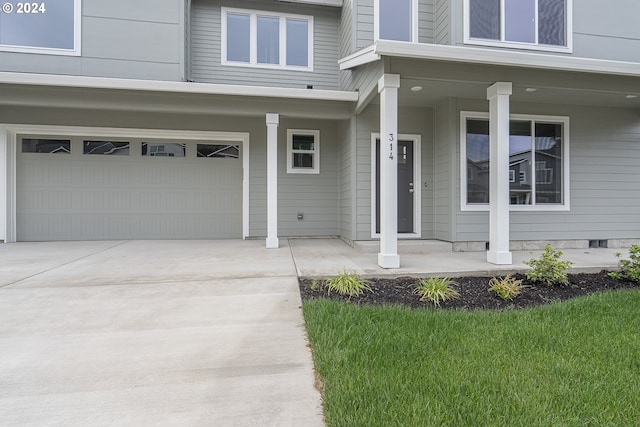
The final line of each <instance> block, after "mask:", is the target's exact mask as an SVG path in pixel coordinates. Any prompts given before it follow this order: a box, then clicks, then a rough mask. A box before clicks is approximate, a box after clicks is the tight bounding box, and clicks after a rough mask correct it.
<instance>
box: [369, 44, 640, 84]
mask: <svg viewBox="0 0 640 427" xmlns="http://www.w3.org/2000/svg"><path fill="white" fill-rule="evenodd" d="M373 47H374V49H373V54H376V55H379V56H395V57H402V58H415V59H432V60H440V61H456V62H467V63H476V64H490V65H507V66H514V67H526V68H540V69H546V70H549V69H551V70H560V71H577V72H583V73H596V74H613V75H622V76H633V77H638V76H640V63H637V62H623V61H608V60H602V59H590V58H576V57H569V56H562V55H545V54H540V53H528V52H513V51H506V50H497V49H482V48H477V47H466V46H447V45H435V44H424V43H408V42H396V41H388V40H379V41H377V42H375V44H374V45H373Z"/></svg>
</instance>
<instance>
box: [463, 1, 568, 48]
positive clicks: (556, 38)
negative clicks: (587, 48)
mask: <svg viewBox="0 0 640 427" xmlns="http://www.w3.org/2000/svg"><path fill="white" fill-rule="evenodd" d="M572 1H573V0H465V28H464V29H465V38H464V41H465V43H469V44H482V45H488V46H501V47H515V48H522V49H535V50H548V51H558V52H570V51H571V39H572V35H571V34H572V30H571V16H572Z"/></svg>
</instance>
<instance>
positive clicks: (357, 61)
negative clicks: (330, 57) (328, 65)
mask: <svg viewBox="0 0 640 427" xmlns="http://www.w3.org/2000/svg"><path fill="white" fill-rule="evenodd" d="M375 48H376V46H375V45H371V46H369V47H365V48H364V49H361V50H359V51H357V52H355V53H353V54H351V55H349V56H345V57H344V58H342V59H340V60H338V65H340V70H341V71H344V70H350V69H352V68H356V67H359V66H360V65H364V64H368V63H370V62H375V61H379V60H380V58H381V56H380V55H379V54H377V53H375V52H374V50H375Z"/></svg>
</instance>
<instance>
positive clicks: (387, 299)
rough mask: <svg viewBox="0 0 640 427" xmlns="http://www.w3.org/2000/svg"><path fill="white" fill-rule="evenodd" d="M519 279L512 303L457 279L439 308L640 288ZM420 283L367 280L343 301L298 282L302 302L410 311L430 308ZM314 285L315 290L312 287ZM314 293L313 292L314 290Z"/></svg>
mask: <svg viewBox="0 0 640 427" xmlns="http://www.w3.org/2000/svg"><path fill="white" fill-rule="evenodd" d="M514 277H516V278H517V279H521V280H522V281H523V282H522V284H523V285H524V286H525V288H524V289H523V290H522V293H521V294H520V295H518V296H517V297H516V298H515V299H514V300H513V301H503V300H502V299H500V298H499V297H498V296H496V294H495V293H493V292H489V291H488V289H489V280H490V279H491V278H490V277H458V278H454V279H453V280H454V281H455V282H456V285H455V286H454V287H455V289H456V290H457V291H458V292H459V293H460V298H459V299H456V300H450V301H446V302H443V303H441V304H440V308H444V309H465V310H499V309H508V308H526V307H533V306H538V305H542V304H548V303H551V302H556V301H565V300H568V299H571V298H575V297H579V296H582V295H589V294H593V293H596V292H603V291H608V290H618V289H630V288H637V289H640V286H638V285H637V284H634V283H633V282H630V281H626V280H617V279H612V278H611V277H609V276H608V274H607V272H606V271H601V272H600V273H596V274H584V273H581V274H569V285H567V286H544V285H540V284H536V283H533V282H530V281H528V280H527V279H526V278H525V277H524V275H521V274H518V275H515V276H514ZM419 280H420V279H419V278H416V277H400V278H395V279H388V278H379V279H370V280H369V286H370V287H371V289H372V292H366V291H365V292H364V294H363V295H361V296H359V297H352V298H347V297H342V296H340V295H338V294H335V293H331V294H330V295H327V291H326V289H324V288H323V287H322V286H318V284H321V283H322V281H321V280H316V281H314V280H312V279H306V278H305V279H300V280H299V282H300V293H301V295H302V299H303V300H309V299H314V298H330V299H335V300H343V301H349V302H351V303H355V304H366V305H404V306H409V307H412V308H423V307H426V308H432V307H434V304H433V303H431V302H422V301H420V299H419V297H418V296H417V295H415V294H414V289H415V286H416V284H417V283H418V281H419ZM314 282H315V286H313V285H312V284H313V283H314ZM314 287H315V288H317V289H313V288H314Z"/></svg>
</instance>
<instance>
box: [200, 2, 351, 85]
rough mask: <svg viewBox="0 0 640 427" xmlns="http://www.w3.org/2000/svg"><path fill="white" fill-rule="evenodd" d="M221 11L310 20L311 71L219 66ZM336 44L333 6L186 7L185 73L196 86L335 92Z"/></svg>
mask: <svg viewBox="0 0 640 427" xmlns="http://www.w3.org/2000/svg"><path fill="white" fill-rule="evenodd" d="M222 7H229V8H238V9H248V10H263V11H269V12H279V13H291V14H297V15H307V16H313V26H314V35H313V42H314V47H313V51H314V60H313V71H297V70H286V69H269V68H260V67H252V66H232V65H222V45H221V43H222V34H221V28H222V27H221V25H222V22H221V19H222V9H221V8H222ZM339 43H340V9H339V8H335V7H320V6H309V5H302V4H291V3H277V2H259V1H237V0H236V1H231V0H223V1H218V0H209V1H207V0H196V1H193V3H192V5H191V70H192V78H193V80H194V81H196V82H200V83H215V84H231V85H251V86H267V87H288V88H301V89H305V88H307V86H308V85H312V86H313V88H314V89H324V90H337V89H338V86H339V77H338V59H339V54H340V53H339V49H338V46H339Z"/></svg>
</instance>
